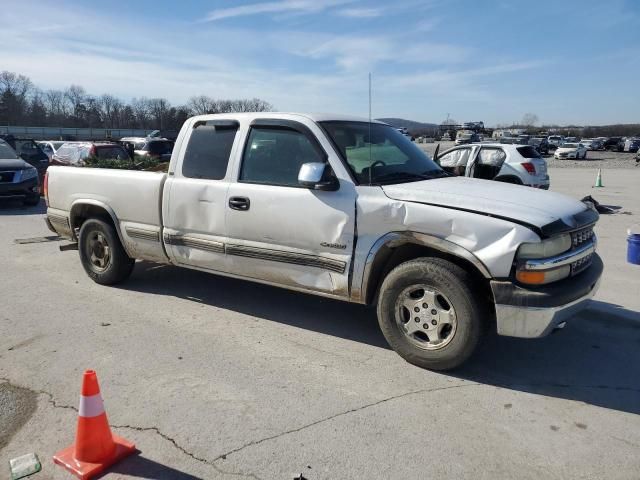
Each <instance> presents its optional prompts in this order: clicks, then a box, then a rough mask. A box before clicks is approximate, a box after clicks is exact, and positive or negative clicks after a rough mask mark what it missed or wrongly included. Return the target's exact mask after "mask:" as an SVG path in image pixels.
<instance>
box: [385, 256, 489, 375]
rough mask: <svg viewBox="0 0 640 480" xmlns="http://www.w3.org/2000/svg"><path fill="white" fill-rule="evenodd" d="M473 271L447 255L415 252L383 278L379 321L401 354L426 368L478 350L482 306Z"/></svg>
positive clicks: (443, 366)
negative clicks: (445, 257)
mask: <svg viewBox="0 0 640 480" xmlns="http://www.w3.org/2000/svg"><path fill="white" fill-rule="evenodd" d="M471 285H473V280H472V278H471V276H470V275H469V274H468V273H467V272H466V271H465V270H463V269H462V268H460V267H459V266H457V265H455V264H454V263H451V262H449V261H447V260H443V259H437V258H418V259H416V260H411V261H408V262H405V263H402V264H400V265H398V266H397V267H396V268H394V269H393V270H392V271H391V272H390V273H389V274H388V275H387V277H386V278H385V279H384V281H383V282H382V286H381V287H380V295H379V297H378V322H379V324H380V328H381V330H382V333H383V334H384V336H385V338H386V340H387V342H389V345H390V346H391V348H393V349H394V350H395V351H396V352H397V353H398V354H399V355H400V356H401V357H402V358H404V359H405V360H406V361H407V362H409V363H412V364H413V365H417V366H418V367H422V368H427V369H430V370H451V369H453V368H456V367H458V366H460V365H461V364H462V363H464V362H465V361H466V360H467V359H468V358H469V357H470V356H471V355H472V354H473V352H474V351H475V350H476V348H477V346H478V344H479V343H480V339H481V336H482V332H483V325H484V323H485V322H486V311H487V310H486V308H484V305H483V303H482V302H481V301H480V299H479V298H478V296H477V295H476V294H474V293H473V292H472V290H471V289H470V286H471Z"/></svg>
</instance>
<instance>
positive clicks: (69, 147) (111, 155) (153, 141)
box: [37, 137, 173, 166]
mask: <svg viewBox="0 0 640 480" xmlns="http://www.w3.org/2000/svg"><path fill="white" fill-rule="evenodd" d="M37 144H38V145H39V146H40V148H41V149H42V151H43V152H44V153H45V154H46V155H47V157H48V158H49V162H50V164H51V165H71V166H82V165H83V164H84V163H85V161H86V159H87V158H89V157H97V158H99V159H102V160H127V159H133V158H134V157H135V156H140V157H150V158H156V159H158V160H160V161H169V159H170V158H171V152H172V151H173V142H172V141H171V140H167V139H166V138H156V137H149V138H142V137H125V138H122V139H120V140H119V141H118V142H106V141H105V142H62V141H57V140H43V141H40V142H37Z"/></svg>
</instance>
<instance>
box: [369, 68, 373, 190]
mask: <svg viewBox="0 0 640 480" xmlns="http://www.w3.org/2000/svg"><path fill="white" fill-rule="evenodd" d="M372 141H373V140H372V138H371V72H369V185H371V174H372V172H373V168H371V165H372V164H371V142H372Z"/></svg>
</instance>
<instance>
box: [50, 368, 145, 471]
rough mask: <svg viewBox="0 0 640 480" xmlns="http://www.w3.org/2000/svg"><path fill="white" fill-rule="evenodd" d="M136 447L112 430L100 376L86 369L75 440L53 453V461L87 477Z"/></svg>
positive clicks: (132, 451) (128, 453) (130, 452)
mask: <svg viewBox="0 0 640 480" xmlns="http://www.w3.org/2000/svg"><path fill="white" fill-rule="evenodd" d="M135 451H136V446H135V445H134V444H133V443H131V442H129V441H127V440H125V439H124V438H120V437H118V436H116V435H113V434H112V433H111V429H110V428H109V422H108V420H107V414H106V412H105V411H104V404H103V403H102V396H101V395H100V387H99V386H98V377H97V376H96V372H94V371H93V370H87V371H85V372H84V376H83V377H82V392H81V393H80V408H79V410H78V429H77V431H76V443H74V444H73V445H71V446H70V447H67V448H65V449H64V450H62V451H60V452H58V453H56V454H55V455H54V456H53V461H54V462H55V463H57V464H58V465H61V466H62V467H64V468H66V469H67V470H69V471H70V472H71V473H73V474H74V475H75V476H76V477H78V478H80V479H82V480H85V479H89V478H92V477H94V476H95V475H97V474H99V473H100V472H102V471H104V470H105V469H106V468H108V467H109V466H111V465H113V464H114V463H116V462H118V461H119V460H121V459H123V458H124V457H126V456H127V455H130V454H132V453H134V452H135Z"/></svg>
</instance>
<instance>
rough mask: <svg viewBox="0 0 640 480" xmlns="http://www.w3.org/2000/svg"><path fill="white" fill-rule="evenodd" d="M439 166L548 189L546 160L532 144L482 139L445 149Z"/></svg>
mask: <svg viewBox="0 0 640 480" xmlns="http://www.w3.org/2000/svg"><path fill="white" fill-rule="evenodd" d="M437 161H438V163H440V166H441V167H442V168H443V169H444V170H445V171H447V172H449V173H453V174H454V175H457V176H464V177H473V178H481V179H483V180H495V181H498V182H505V183H514V184H517V185H526V186H529V187H534V188H542V189H545V190H548V189H549V175H548V173H547V162H546V161H545V159H544V158H542V155H541V154H540V153H539V152H538V151H537V150H536V149H535V147H532V146H530V145H517V144H502V143H482V144H471V145H461V146H459V147H454V148H452V149H449V150H447V151H445V152H442V154H440V155H439V156H438V158H437Z"/></svg>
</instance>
